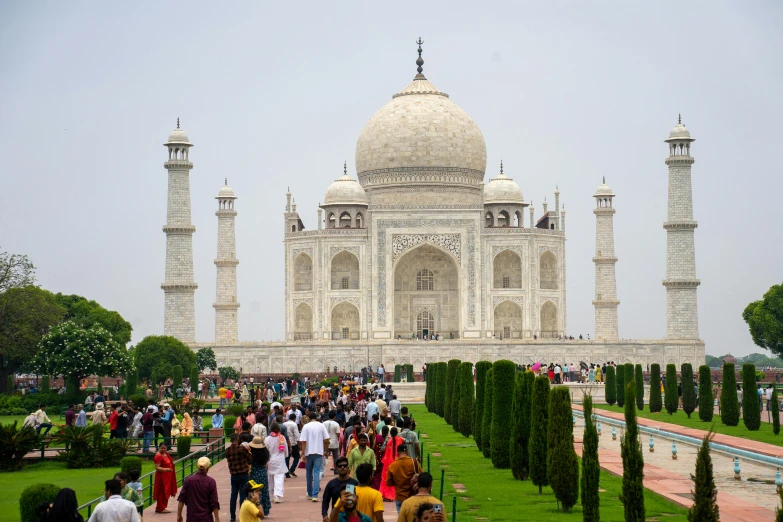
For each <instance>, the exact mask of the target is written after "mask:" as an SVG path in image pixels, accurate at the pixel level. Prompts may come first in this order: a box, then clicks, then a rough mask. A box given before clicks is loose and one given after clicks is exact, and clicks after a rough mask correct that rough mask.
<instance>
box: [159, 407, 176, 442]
mask: <svg viewBox="0 0 783 522" xmlns="http://www.w3.org/2000/svg"><path fill="white" fill-rule="evenodd" d="M172 420H174V410H173V409H171V406H170V405H169V403H168V402H167V403H166V404H164V405H163V415H162V416H161V418H160V421H161V423H162V424H163V444H165V445H166V447H167V448H168V447H169V446H171V421H172Z"/></svg>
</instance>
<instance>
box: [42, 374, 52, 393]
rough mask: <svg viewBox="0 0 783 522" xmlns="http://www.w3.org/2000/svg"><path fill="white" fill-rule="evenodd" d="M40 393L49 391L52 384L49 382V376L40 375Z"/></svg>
mask: <svg viewBox="0 0 783 522" xmlns="http://www.w3.org/2000/svg"><path fill="white" fill-rule="evenodd" d="M40 388H41V393H49V392H50V391H52V384H51V382H50V379H49V376H48V375H44V376H43V377H41V387H40Z"/></svg>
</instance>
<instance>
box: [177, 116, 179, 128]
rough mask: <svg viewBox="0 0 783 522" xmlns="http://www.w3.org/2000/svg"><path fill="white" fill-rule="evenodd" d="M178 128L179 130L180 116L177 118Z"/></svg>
mask: <svg viewBox="0 0 783 522" xmlns="http://www.w3.org/2000/svg"><path fill="white" fill-rule="evenodd" d="M177 128H178V129H179V116H177Z"/></svg>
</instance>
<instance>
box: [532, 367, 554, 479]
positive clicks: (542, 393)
mask: <svg viewBox="0 0 783 522" xmlns="http://www.w3.org/2000/svg"><path fill="white" fill-rule="evenodd" d="M548 419H549V378H548V377H547V376H545V375H539V376H538V377H536V380H535V381H533V394H532V398H531V407H530V443H529V452H530V455H529V462H530V480H531V481H532V482H533V484H535V485H536V486H538V493H539V494H541V492H542V487H543V486H546V485H548V484H549V481H548V480H547V472H546V461H547V458H546V453H547V442H546V436H547V429H548Z"/></svg>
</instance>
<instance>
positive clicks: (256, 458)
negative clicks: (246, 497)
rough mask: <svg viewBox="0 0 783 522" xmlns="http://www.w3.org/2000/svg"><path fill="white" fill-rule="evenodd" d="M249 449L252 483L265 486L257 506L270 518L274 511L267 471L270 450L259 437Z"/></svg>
mask: <svg viewBox="0 0 783 522" xmlns="http://www.w3.org/2000/svg"><path fill="white" fill-rule="evenodd" d="M247 447H248V449H249V450H250V481H251V482H255V483H256V484H262V485H263V486H264V489H262V490H261V492H260V493H259V495H258V502H256V505H258V507H259V509H261V510H262V511H263V514H264V516H269V511H270V510H271V509H272V502H271V500H270V498H269V475H268V473H267V469H266V466H267V464H268V463H269V450H268V449H267V448H266V445H265V444H264V439H263V438H262V437H258V436H256V437H253V440H252V441H250V442H249V443H248V444H247ZM241 518H242V517H241V515H240V519H241Z"/></svg>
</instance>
